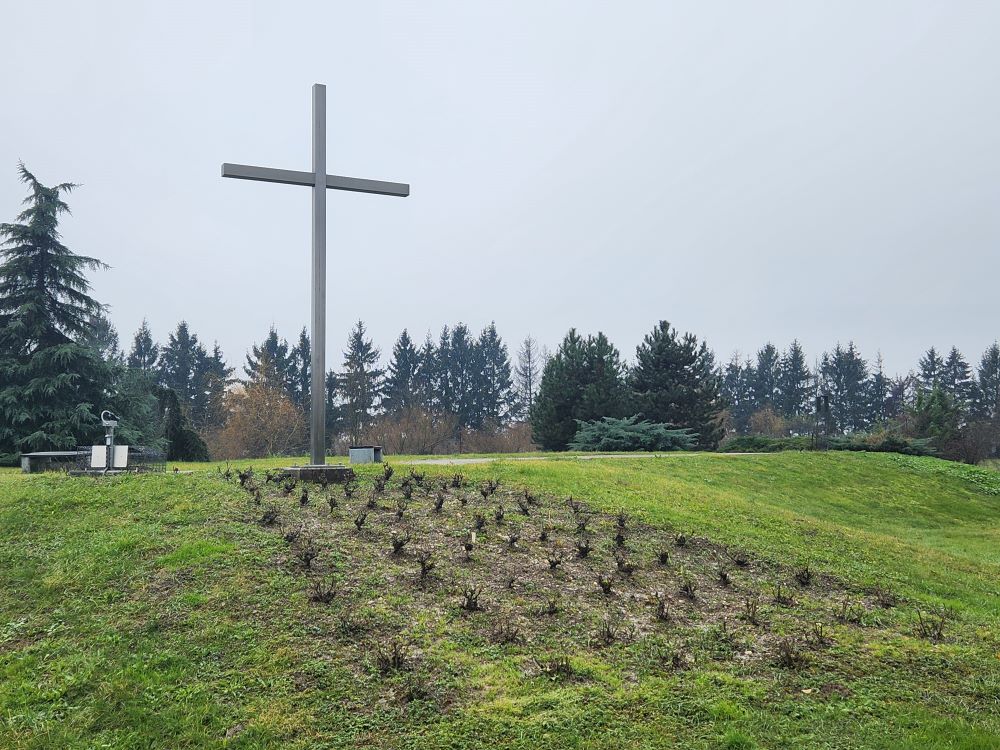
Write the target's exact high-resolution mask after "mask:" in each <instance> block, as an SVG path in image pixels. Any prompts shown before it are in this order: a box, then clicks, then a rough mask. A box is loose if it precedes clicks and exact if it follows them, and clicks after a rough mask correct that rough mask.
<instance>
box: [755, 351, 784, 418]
mask: <svg viewBox="0 0 1000 750" xmlns="http://www.w3.org/2000/svg"><path fill="white" fill-rule="evenodd" d="M780 372H781V357H780V355H779V354H778V350H777V349H776V348H775V346H774V344H772V343H771V342H770V341H768V342H767V343H766V344H765V345H764V347H763V348H762V349H760V350H759V351H758V352H757V365H756V366H755V367H754V369H753V379H752V381H751V386H752V388H753V398H754V405H755V406H756V409H755V411H756V410H757V409H763V408H765V407H767V406H772V407H774V408H775V410H777V409H779V408H780V391H779V377H780Z"/></svg>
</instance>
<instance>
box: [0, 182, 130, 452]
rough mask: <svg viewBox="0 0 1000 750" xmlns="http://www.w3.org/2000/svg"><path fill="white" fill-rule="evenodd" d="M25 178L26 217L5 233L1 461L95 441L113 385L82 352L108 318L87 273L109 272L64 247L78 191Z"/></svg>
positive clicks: (1, 232)
mask: <svg viewBox="0 0 1000 750" xmlns="http://www.w3.org/2000/svg"><path fill="white" fill-rule="evenodd" d="M20 177H21V181H22V182H24V183H25V184H26V185H27V186H28V189H29V192H30V194H29V195H28V197H27V198H26V199H25V201H24V204H25V206H26V208H25V209H24V211H22V212H21V213H20V214H19V215H18V216H17V218H16V220H15V223H12V224H0V238H2V239H3V243H2V245H0V259H2V263H0V460H4V459H5V458H6V460H10V459H11V458H13V456H14V455H15V454H17V453H20V452H27V451H36V450H51V449H65V448H73V447H76V445H78V444H85V443H87V442H89V441H90V440H91V438H92V437H94V436H95V434H96V433H97V432H98V431H97V430H96V429H95V425H96V422H97V414H98V413H99V412H100V411H101V409H102V407H103V403H104V401H105V389H106V388H107V387H108V386H109V385H110V382H109V381H110V377H111V373H110V370H109V367H108V365H107V363H106V362H104V360H103V359H102V358H101V356H100V355H99V354H98V353H97V352H96V351H95V350H94V349H92V348H91V347H90V346H87V345H83V344H80V343H78V342H79V340H80V339H82V338H84V337H85V336H86V335H87V332H88V324H89V321H90V320H91V319H93V318H94V317H97V316H101V315H103V312H104V310H103V307H102V306H101V305H100V304H99V303H98V302H97V301H96V300H95V299H94V298H93V297H91V296H90V294H89V291H90V284H89V282H88V281H87V278H86V276H85V272H86V271H88V270H90V271H92V270H98V269H101V268H105V267H106V266H104V264H103V263H101V262H100V261H99V260H97V259H96V258H89V257H86V256H83V255H77V254H75V253H73V252H72V251H70V250H69V248H67V247H66V246H65V245H63V244H62V242H60V237H59V231H58V223H59V216H60V214H62V213H65V212H68V211H69V207H68V206H67V205H66V203H65V202H64V201H63V199H62V195H63V194H66V193H69V192H70V191H71V190H72V189H73V188H74V185H72V184H70V183H63V184H61V185H57V186H55V187H45V186H44V185H42V184H41V183H40V182H38V180H36V179H35V177H34V175H32V174H31V173H30V172H29V171H28V170H27V169H25V167H24V165H23V164H22V165H20Z"/></svg>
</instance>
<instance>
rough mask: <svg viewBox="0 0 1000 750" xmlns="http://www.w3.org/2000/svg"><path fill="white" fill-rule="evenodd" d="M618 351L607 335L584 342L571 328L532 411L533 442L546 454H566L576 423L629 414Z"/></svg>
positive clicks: (546, 373)
mask: <svg viewBox="0 0 1000 750" xmlns="http://www.w3.org/2000/svg"><path fill="white" fill-rule="evenodd" d="M624 374H625V373H624V367H623V365H622V363H621V358H620V356H619V354H618V350H617V349H615V348H614V347H613V346H612V345H611V344H610V342H608V340H607V337H605V336H604V334H598V336H596V337H593V336H592V337H590V338H588V339H587V340H584V339H583V338H582V337H581V336H580V335H579V334H578V333H577V332H576V329H575V328H571V329H570V330H569V333H567V334H566V337H565V338H564V339H563V341H562V343H561V344H560V345H559V348H558V349H556V352H555V354H554V355H553V356H552V357H550V358H549V359H548V360H547V361H546V362H545V365H544V367H543V368H542V379H541V383H540V385H539V388H538V395H537V396H536V398H535V404H534V408H533V409H532V411H531V431H532V436H533V439H534V441H535V442H536V443H538V444H539V445H540V446H541V447H542V448H543V449H545V450H566V447H567V446H568V445H569V443H570V441H571V440H572V439H573V437H574V436H575V435H576V433H577V430H578V429H579V425H578V422H577V420H581V421H593V420H595V419H602V418H603V417H614V418H620V417H624V416H628V415H627V414H626V413H625V412H626V411H627V409H628V403H627V401H628V391H627V388H626V386H625V382H624Z"/></svg>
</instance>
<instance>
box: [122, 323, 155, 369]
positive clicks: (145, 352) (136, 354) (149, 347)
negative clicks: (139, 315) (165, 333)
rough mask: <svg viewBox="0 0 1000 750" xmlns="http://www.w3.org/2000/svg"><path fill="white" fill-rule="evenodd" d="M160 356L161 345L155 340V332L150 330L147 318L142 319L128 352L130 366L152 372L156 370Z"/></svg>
mask: <svg viewBox="0 0 1000 750" xmlns="http://www.w3.org/2000/svg"><path fill="white" fill-rule="evenodd" d="M159 358H160V347H159V346H158V345H157V344H156V342H154V341H153V333H152V332H151V331H150V330H149V324H148V323H147V322H146V319H145V318H143V319H142V325H141V326H139V330H138V331H136V332H135V336H134V337H133V338H132V348H131V350H130V351H129V354H128V360H127V363H128V366H129V367H131V368H132V369H133V370H139V371H140V372H145V373H152V372H155V370H156V364H157V360H158V359H159Z"/></svg>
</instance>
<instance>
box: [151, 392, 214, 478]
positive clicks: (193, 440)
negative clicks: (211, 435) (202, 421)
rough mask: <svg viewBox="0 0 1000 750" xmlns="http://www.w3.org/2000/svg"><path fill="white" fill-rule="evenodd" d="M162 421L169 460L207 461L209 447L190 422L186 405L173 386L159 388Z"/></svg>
mask: <svg viewBox="0 0 1000 750" xmlns="http://www.w3.org/2000/svg"><path fill="white" fill-rule="evenodd" d="M158 397H159V401H158V406H159V411H160V421H161V422H162V423H163V434H164V438H165V440H166V443H167V460H168V461H207V460H208V459H209V456H208V447H207V446H206V445H205V441H204V440H202V439H201V437H200V436H199V435H198V433H197V432H195V431H194V430H192V429H191V426H190V424H189V423H188V418H187V415H186V414H185V407H184V405H183V404H182V403H181V399H180V397H179V395H178V393H177V391H175V390H174V389H173V388H166V387H163V388H160V390H159V394H158Z"/></svg>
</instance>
